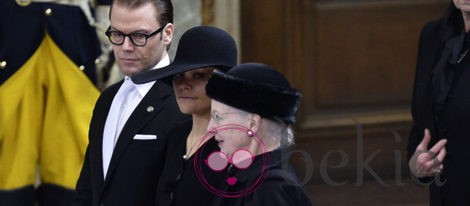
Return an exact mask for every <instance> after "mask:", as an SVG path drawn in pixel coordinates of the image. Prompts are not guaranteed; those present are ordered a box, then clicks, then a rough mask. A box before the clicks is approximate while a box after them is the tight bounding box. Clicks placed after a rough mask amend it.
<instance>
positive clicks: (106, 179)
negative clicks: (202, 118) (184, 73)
mask: <svg viewBox="0 0 470 206" xmlns="http://www.w3.org/2000/svg"><path fill="white" fill-rule="evenodd" d="M110 9H111V11H110V23H111V25H110V27H109V29H108V30H107V32H106V35H107V36H108V37H109V40H110V42H111V43H112V44H113V51H114V56H115V57H116V58H115V59H116V62H117V64H118V66H119V68H120V69H121V71H122V72H123V73H124V75H125V79H124V80H123V81H120V82H118V83H116V84H114V85H111V86H110V87H109V88H107V89H106V90H104V91H103V92H102V94H101V96H100V97H99V99H98V101H97V103H96V105H95V109H94V112H93V117H92V121H91V124H90V131H89V145H88V148H87V151H86V155H85V162H84V164H83V168H82V171H81V174H80V178H79V180H78V182H77V187H76V190H77V193H78V195H77V198H76V200H75V204H76V205H90V206H91V205H94V206H95V205H100V206H101V205H104V206H106V205H110V206H120V205H139V206H145V205H154V202H155V194H156V186H157V183H158V179H159V176H160V173H161V170H162V166H163V160H164V152H165V149H166V142H167V140H168V138H170V137H168V136H167V135H168V132H169V131H170V130H171V129H172V127H173V125H176V124H177V123H179V122H180V121H183V120H184V119H186V116H184V115H183V114H181V113H180V111H179V109H178V106H177V104H176V101H175V97H174V94H173V90H172V89H171V88H170V87H169V86H167V85H166V84H164V83H163V82H161V81H157V82H155V81H153V82H149V83H146V84H141V85H136V84H134V83H133V82H132V80H131V79H130V77H132V76H133V75H134V74H136V73H139V72H141V71H144V70H148V69H156V68H160V67H163V66H166V65H168V64H169V63H170V59H169V57H168V54H167V48H168V47H169V45H170V43H171V40H172V35H173V30H174V28H173V24H172V22H173V8H172V4H171V1H170V0H139V1H131V0H114V2H113V3H112V5H111V8H110Z"/></svg>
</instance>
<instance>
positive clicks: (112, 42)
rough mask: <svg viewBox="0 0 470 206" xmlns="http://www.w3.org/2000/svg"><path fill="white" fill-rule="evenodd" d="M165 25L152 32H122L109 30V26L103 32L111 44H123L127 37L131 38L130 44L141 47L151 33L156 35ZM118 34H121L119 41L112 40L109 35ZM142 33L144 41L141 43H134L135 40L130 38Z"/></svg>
mask: <svg viewBox="0 0 470 206" xmlns="http://www.w3.org/2000/svg"><path fill="white" fill-rule="evenodd" d="M165 27H166V24H165V25H163V26H161V27H160V28H158V29H157V30H155V31H154V32H152V33H150V34H144V33H142V32H132V33H130V34H125V33H123V32H120V31H111V26H110V27H108V29H106V32H104V33H105V34H106V36H107V37H108V40H109V42H111V44H114V45H116V46H121V45H122V44H124V41H125V40H126V37H129V39H130V40H131V42H132V44H134V46H138V47H143V46H145V45H147V41H148V38H150V37H151V36H153V35H156V34H158V33H160V32H162V31H163V29H164V28H165ZM113 33H114V34H119V35H122V40H121V42H114V41H113V40H111V35H112V34H113ZM136 34H137V35H142V36H144V37H145V42H144V43H143V44H136V42H135V41H134V39H133V38H132V35H136Z"/></svg>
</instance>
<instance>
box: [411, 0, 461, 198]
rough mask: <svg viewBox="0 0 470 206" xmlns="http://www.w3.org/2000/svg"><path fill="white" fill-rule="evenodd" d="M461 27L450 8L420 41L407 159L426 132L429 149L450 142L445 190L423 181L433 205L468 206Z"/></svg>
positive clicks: (457, 13)
mask: <svg viewBox="0 0 470 206" xmlns="http://www.w3.org/2000/svg"><path fill="white" fill-rule="evenodd" d="M463 28H464V26H463V20H462V15H461V13H460V11H459V10H457V9H456V8H455V7H454V6H453V3H451V4H450V6H449V9H448V12H447V14H446V15H445V16H444V17H443V18H441V19H439V20H435V21H431V22H429V23H427V24H426V25H425V26H424V28H423V30H422V32H421V36H420V43H419V50H418V61H417V65H416V74H415V83H414V91H413V101H412V116H413V127H412V129H411V132H410V136H409V143H408V147H407V150H408V158H410V157H411V156H412V154H413V153H414V151H415V149H416V147H417V145H418V144H419V143H420V142H421V140H422V137H423V135H424V129H425V128H428V129H430V131H431V142H430V144H429V146H430V147H431V146H432V145H434V144H435V143H436V142H437V141H439V140H440V139H442V138H446V139H447V140H448V143H447V145H446V150H447V155H446V157H445V159H444V161H443V165H444V170H443V174H442V175H441V177H440V179H439V181H446V182H445V183H444V185H443V186H437V185H436V184H435V183H436V182H437V179H433V178H423V179H420V181H421V182H420V183H426V184H427V183H430V184H431V185H430V203H431V205H470V189H469V187H468V186H469V185H470V166H469V164H468V163H469V162H470V150H469V149H468V147H469V146H470V135H469V134H467V133H468V132H467V131H466V130H465V129H466V128H467V127H468V126H469V125H470V90H469V89H468V87H470V80H468V79H469V78H470V71H469V70H470V57H469V56H470V55H468V56H466V57H465V58H464V59H463V61H462V62H461V63H456V59H458V58H459V57H460V56H462V54H463V53H464V49H465V48H463V49H461V47H465V46H464V45H463V41H462V40H463V39H464V37H465V36H464V34H463ZM447 76H448V77H450V78H447V80H446V79H445V78H443V77H447ZM442 82H447V83H442Z"/></svg>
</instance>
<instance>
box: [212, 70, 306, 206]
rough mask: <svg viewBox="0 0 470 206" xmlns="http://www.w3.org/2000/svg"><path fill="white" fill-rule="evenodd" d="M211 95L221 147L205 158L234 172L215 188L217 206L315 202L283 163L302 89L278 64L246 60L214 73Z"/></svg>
mask: <svg viewBox="0 0 470 206" xmlns="http://www.w3.org/2000/svg"><path fill="white" fill-rule="evenodd" d="M206 93H207V95H208V96H209V97H210V98H212V104H211V120H210V122H209V126H208V131H209V132H210V133H211V134H213V135H215V140H216V141H217V142H218V145H219V147H220V149H221V151H220V152H214V153H212V154H211V155H210V156H209V157H208V158H207V159H206V160H205V162H206V164H207V165H209V167H210V168H211V169H212V170H214V171H223V170H227V171H228V175H227V177H226V180H225V182H223V184H222V186H221V187H217V188H216V187H209V188H212V190H213V192H215V193H216V194H218V195H219V197H218V198H217V199H216V201H215V202H214V204H213V205H224V206H226V205H282V206H285V205H296V206H298V205H311V202H310V200H309V198H308V196H307V194H306V192H305V190H304V188H303V187H302V186H301V185H300V183H299V181H298V179H297V177H296V176H295V175H294V172H293V170H292V168H291V167H290V165H288V163H287V162H286V161H282V159H283V158H282V155H283V154H284V155H286V149H287V148H288V146H289V145H291V144H293V135H292V130H291V128H290V125H291V124H293V123H294V122H295V117H296V112H297V109H298V105H299V102H300V97H301V94H300V92H298V91H297V90H295V89H293V88H291V86H290V84H289V82H288V81H287V80H286V79H285V78H284V76H283V75H282V74H280V73H279V72H277V71H276V70H274V69H273V68H271V67H269V66H267V65H264V64H259V63H246V64H241V65H239V66H237V67H234V68H232V69H231V70H229V71H228V72H227V73H223V72H219V71H214V73H213V74H212V77H211V78H210V79H209V81H208V83H207V86H206ZM285 159H286V158H284V160H285ZM229 163H230V164H229Z"/></svg>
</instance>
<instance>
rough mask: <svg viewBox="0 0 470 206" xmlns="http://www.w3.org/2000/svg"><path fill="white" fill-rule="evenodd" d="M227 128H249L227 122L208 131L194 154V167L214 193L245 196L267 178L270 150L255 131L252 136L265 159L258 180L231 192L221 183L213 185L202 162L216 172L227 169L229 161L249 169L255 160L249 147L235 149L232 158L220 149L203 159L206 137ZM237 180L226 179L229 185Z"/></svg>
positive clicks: (233, 196) (238, 166)
mask: <svg viewBox="0 0 470 206" xmlns="http://www.w3.org/2000/svg"><path fill="white" fill-rule="evenodd" d="M226 130H238V131H242V132H246V131H248V130H249V129H248V128H246V127H244V126H241V125H236V124H226V125H221V126H218V127H216V128H214V129H212V130H210V131H209V132H207V133H206V135H205V136H204V137H203V138H202V139H201V142H200V143H199V147H200V149H199V150H197V151H196V153H195V156H194V157H195V158H194V162H193V163H194V169H195V172H196V176H197V178H198V180H199V182H201V184H202V185H203V186H204V187H205V188H206V189H207V190H209V191H211V192H212V193H214V194H216V195H219V196H222V197H227V198H238V197H242V196H245V195H247V194H250V193H252V192H254V191H255V190H256V189H258V188H259V187H260V186H261V185H262V184H263V182H264V180H265V179H266V177H267V174H268V170H267V168H266V167H267V165H269V161H270V158H269V154H268V153H267V152H268V149H267V146H266V145H265V144H264V143H263V141H262V140H261V138H260V137H259V136H258V134H256V133H254V132H253V137H252V138H254V139H255V140H256V142H257V144H258V145H259V148H260V150H261V152H262V155H260V156H261V160H262V161H263V163H262V167H261V171H260V175H259V177H258V178H257V179H256V181H255V182H254V183H253V184H252V185H249V186H247V187H245V188H243V189H241V190H239V191H230V192H229V191H224V190H221V189H219V188H218V186H220V185H211V184H210V183H208V181H207V180H206V178H205V176H206V175H210V174H204V173H203V171H202V169H201V166H202V164H206V165H207V166H209V168H211V169H212V170H213V171H214V172H218V171H222V170H224V169H226V168H227V165H228V163H232V164H233V165H234V166H235V167H237V168H238V169H249V167H250V166H251V164H252V163H253V161H254V156H253V155H252V154H251V152H250V151H248V150H247V149H238V150H237V151H235V152H234V153H233V154H232V157H231V159H229V158H228V157H227V155H226V154H224V153H223V152H220V151H214V152H212V153H211V154H210V155H209V156H208V157H207V159H203V157H202V153H203V152H201V151H203V150H204V146H205V145H204V144H203V143H204V142H206V139H210V138H212V137H213V136H215V134H217V133H219V132H222V131H226ZM236 181H237V180H236V178H235V177H228V178H227V179H226V182H227V183H228V184H229V185H233V184H235V183H236Z"/></svg>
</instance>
